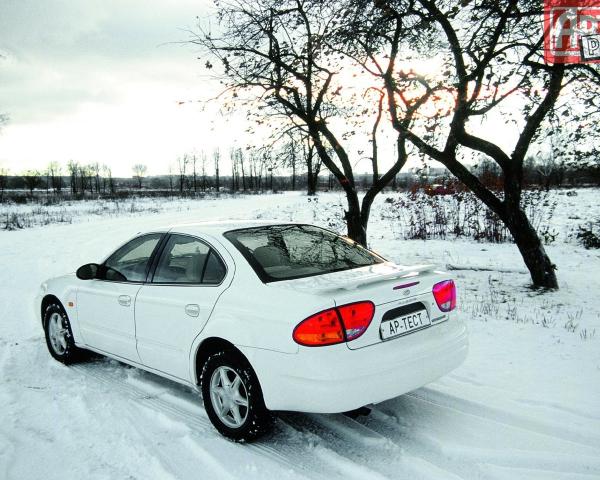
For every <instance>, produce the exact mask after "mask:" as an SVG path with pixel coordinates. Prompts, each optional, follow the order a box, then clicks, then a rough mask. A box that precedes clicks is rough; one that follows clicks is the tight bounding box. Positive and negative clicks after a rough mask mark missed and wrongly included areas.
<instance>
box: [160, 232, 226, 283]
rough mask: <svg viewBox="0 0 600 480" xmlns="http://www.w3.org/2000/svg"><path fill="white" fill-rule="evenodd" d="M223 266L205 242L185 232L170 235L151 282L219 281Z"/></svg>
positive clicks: (221, 277) (221, 278) (222, 275)
mask: <svg viewBox="0 0 600 480" xmlns="http://www.w3.org/2000/svg"><path fill="white" fill-rule="evenodd" d="M225 273H226V270H225V265H223V261H222V260H221V259H220V257H219V256H218V255H217V254H216V253H215V252H214V250H213V249H212V248H210V247H209V246H208V245H207V244H206V243H204V242H203V241H201V240H200V239H198V238H195V237H190V236H187V235H176V234H174V235H171V236H170V238H169V240H168V241H167V244H166V245H165V248H164V250H163V252H162V254H161V256H160V259H159V260H158V265H157V266H156V271H155V272H154V277H153V278H152V282H153V283H182V284H184V283H188V284H211V285H214V284H219V283H221V281H222V280H223V278H224V277H225Z"/></svg>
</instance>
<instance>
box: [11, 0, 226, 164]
mask: <svg viewBox="0 0 600 480" xmlns="http://www.w3.org/2000/svg"><path fill="white" fill-rule="evenodd" d="M206 11H207V2H199V1H197V0H194V1H192V0H179V1H177V2H169V1H167V0H164V1H158V0H153V1H142V0H102V1H100V0H92V1H86V2H73V1H68V0H45V1H44V2H37V1H35V2H34V1H32V0H4V1H3V6H2V15H0V55H2V57H0V112H7V113H9V114H10V117H11V122H10V124H9V125H8V126H6V127H5V128H4V129H3V132H2V137H0V160H3V161H4V163H9V164H10V165H12V167H11V168H13V170H18V169H20V168H25V167H24V165H25V164H27V165H29V164H32V165H35V166H41V165H43V164H45V163H47V162H48V161H50V160H63V161H66V160H68V159H69V158H75V159H80V160H82V161H87V159H90V160H93V161H100V162H101V163H109V162H114V163H115V164H117V165H121V164H123V162H125V161H129V159H131V161H132V162H133V161H140V159H143V158H148V159H150V160H151V161H154V162H156V164H157V165H161V164H164V162H165V161H166V160H165V159H167V158H168V161H171V160H173V159H174V158H175V156H176V155H177V154H181V153H183V152H185V150H186V149H187V148H191V146H194V145H198V143H200V142H199V137H201V135H200V133H201V132H203V131H204V130H206V128H207V124H208V123H209V122H210V121H211V117H210V114H209V113H207V112H204V113H203V112H202V111H201V109H200V107H199V105H198V104H194V103H186V104H184V105H180V104H179V102H181V101H188V100H192V101H194V100H197V99H202V98H207V97H208V96H213V95H214V94H215V93H216V91H217V89H218V88H219V87H218V85H216V84H215V83H211V82H207V81H206V79H205V78H203V76H202V75H203V66H202V63H201V62H199V61H198V60H197V58H196V57H197V52H196V51H195V48H194V47H192V46H190V45H189V44H184V43H183V44H182V43H180V42H181V41H185V40H186V39H187V38H188V33H187V32H186V29H193V28H194V26H195V23H196V16H203V15H205V14H206ZM213 115H214V114H213ZM216 137H218V136H215V135H213V140H214V139H215V138H216ZM134 156H135V157H136V158H135V159H134V158H132V157H134ZM84 157H86V158H84ZM101 157H103V158H101ZM119 168H120V167H119ZM124 170H125V171H127V172H129V167H126V168H124Z"/></svg>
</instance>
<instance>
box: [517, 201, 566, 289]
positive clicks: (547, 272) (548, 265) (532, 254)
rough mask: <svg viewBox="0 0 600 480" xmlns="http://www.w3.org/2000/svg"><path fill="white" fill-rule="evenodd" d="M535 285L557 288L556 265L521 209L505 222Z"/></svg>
mask: <svg viewBox="0 0 600 480" xmlns="http://www.w3.org/2000/svg"><path fill="white" fill-rule="evenodd" d="M506 224H507V226H508V229H509V230H510V233H511V234H512V236H513V238H514V240H515V243H516V244H517V247H518V248H519V252H521V256H522V257H523V260H524V261H525V265H526V266H527V269H528V270H529V273H530V274H531V280H532V281H533V285H534V286H535V287H542V288H558V282H557V280H556V272H555V269H556V266H555V265H554V264H553V263H552V262H551V261H550V258H548V255H547V254H546V250H545V249H544V245H543V244H542V241H541V240H540V237H539V236H538V234H537V232H536V231H535V228H533V226H532V225H531V223H530V222H529V219H528V218H527V215H525V212H523V211H522V210H518V211H516V212H514V213H513V214H512V215H511V216H510V218H509V219H507V222H506Z"/></svg>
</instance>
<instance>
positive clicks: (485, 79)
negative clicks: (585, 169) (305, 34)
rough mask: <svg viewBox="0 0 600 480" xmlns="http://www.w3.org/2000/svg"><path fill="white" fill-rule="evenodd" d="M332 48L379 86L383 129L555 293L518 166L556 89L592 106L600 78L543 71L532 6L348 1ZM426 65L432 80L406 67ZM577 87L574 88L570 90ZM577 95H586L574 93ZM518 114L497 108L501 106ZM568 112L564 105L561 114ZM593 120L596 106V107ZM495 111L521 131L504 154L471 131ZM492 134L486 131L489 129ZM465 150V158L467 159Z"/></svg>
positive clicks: (512, 0)
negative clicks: (504, 233)
mask: <svg viewBox="0 0 600 480" xmlns="http://www.w3.org/2000/svg"><path fill="white" fill-rule="evenodd" d="M346 7H347V10H346V16H345V17H344V22H343V23H344V25H343V27H342V28H340V29H339V30H338V34H339V35H338V37H337V39H338V40H339V41H338V43H337V44H336V43H335V41H334V42H333V44H332V48H333V49H337V50H338V51H341V52H343V53H344V54H346V55H348V56H349V57H350V58H352V59H353V60H355V61H357V62H359V63H361V64H362V65H363V67H364V68H365V71H366V72H369V73H370V74H371V75H373V76H374V77H375V78H377V79H379V81H380V86H381V89H382V90H383V91H384V92H385V99H386V103H387V110H388V115H389V119H390V122H391V125H392V126H393V128H394V129H395V130H396V131H397V132H398V133H399V134H400V135H401V136H402V137H403V138H406V139H407V140H408V141H409V142H410V143H411V144H412V145H414V146H415V147H416V148H418V149H419V151H420V152H422V153H423V154H425V155H427V156H429V157H430V158H432V159H434V160H436V161H438V162H440V163H442V164H443V165H444V166H446V167H447V168H448V170H450V172H451V173H452V174H453V175H454V176H456V177H457V178H458V179H459V180H460V181H461V182H462V183H463V184H464V185H466V186H467V187H468V188H469V189H470V190H471V191H472V192H473V193H474V194H475V195H476V196H477V197H478V198H479V199H480V200H481V201H482V202H483V203H484V204H485V205H486V206H487V207H488V208H489V209H490V210H492V211H493V212H494V213H496V214H497V215H498V216H499V218H500V219H501V220H502V221H503V222H504V224H505V225H506V226H507V228H508V229H509V231H510V232H511V234H512V237H513V238H514V241H515V243H516V244H517V247H518V248H519V251H520V253H521V255H522V257H523V260H524V262H525V264H526V265H527V268H528V269H529V272H530V274H531V278H532V281H533V284H534V285H535V286H540V287H548V288H557V280H556V274H555V271H554V270H555V266H554V264H553V263H552V262H551V261H550V259H549V257H548V255H547V254H546V251H545V249H544V246H543V244H542V242H541V240H540V238H539V236H538V234H537V232H536V230H535V228H534V227H533V225H532V224H531V222H530V221H529V219H528V218H527V215H526V212H525V210H524V207H523V206H522V203H521V197H522V188H523V162H524V160H525V157H526V154H527V152H528V150H529V148H530V146H531V145H532V144H533V143H534V142H535V141H536V140H537V139H539V138H540V136H541V135H543V128H541V127H542V126H543V125H545V123H546V122H547V121H548V114H549V112H551V111H552V110H553V109H554V108H557V107H558V103H557V100H558V99H559V97H560V95H561V93H562V92H565V93H566V92H569V91H571V92H572V91H573V90H572V89H573V88H578V89H583V90H589V91H594V92H596V93H595V100H594V95H592V94H591V93H589V92H588V93H587V98H585V101H588V102H589V104H590V105H592V104H593V105H596V104H595V103H594V102H597V97H598V85H599V84H600V82H599V80H600V73H599V72H598V70H597V69H594V68H592V67H591V66H590V65H569V66H566V65H562V64H556V65H548V64H546V63H545V62H544V61H543V59H542V55H543V50H542V46H543V33H544V31H543V27H542V26H541V25H540V18H541V11H540V10H539V5H538V2H533V1H530V0H502V1H494V2H492V1H483V2H476V3H473V2H459V1H454V0H444V1H431V0H414V1H413V0H406V1H405V0H377V1H372V0H351V1H348V2H346ZM414 59H420V60H421V61H422V60H424V59H426V60H428V61H430V62H437V63H436V64H439V65H440V66H439V69H438V71H439V73H438V72H436V73H434V74H429V75H427V74H423V73H419V72H417V71H416V70H415V69H414V68H406V63H407V62H410V61H412V60H414ZM575 85H578V86H577V87H575ZM581 96H582V97H583V96H584V94H582V95H581ZM507 99H511V100H512V102H513V104H514V102H517V103H518V104H519V105H520V106H521V108H520V110H519V109H515V108H512V109H509V110H507V109H506V108H505V104H506V103H507V102H506V100H507ZM570 106H571V105H565V106H564V107H565V108H564V109H563V111H564V112H565V114H566V115H567V116H569V115H573V113H572V112H568V109H569V107H570ZM595 111H596V113H597V112H598V109H597V107H596V109H595ZM496 112H499V113H501V114H502V115H504V118H505V120H506V121H507V122H514V124H515V125H516V126H517V128H518V130H519V135H518V139H517V141H516V143H515V144H514V145H513V150H512V152H507V151H505V150H504V148H503V147H502V146H501V145H500V144H499V143H498V142H495V141H493V140H491V139H490V136H485V135H481V134H479V135H478V134H476V133H474V131H473V128H472V127H473V125H474V124H477V123H480V124H484V125H485V121H486V119H487V118H489V117H490V116H492V114H494V113H496ZM489 130H491V129H490V128H489V127H488V131H489ZM469 153H470V155H469ZM473 153H481V154H483V155H485V156H487V157H488V158H489V159H491V160H492V161H494V162H495V163H496V164H497V165H498V166H499V168H500V169H501V171H502V188H501V191H500V192H495V191H493V190H490V189H489V188H488V187H486V186H485V185H484V184H483V183H482V182H481V181H480V180H479V179H478V178H477V176H475V175H473V174H472V173H471V171H470V169H469V168H468V165H467V164H466V163H465V158H469V156H471V155H472V154H473Z"/></svg>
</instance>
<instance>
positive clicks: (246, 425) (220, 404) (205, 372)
mask: <svg viewBox="0 0 600 480" xmlns="http://www.w3.org/2000/svg"><path fill="white" fill-rule="evenodd" d="M200 386H201V390H202V399H203V401H204V408H205V410H206V413H207V415H208V418H209V419H210V421H211V422H212V424H213V425H214V427H215V428H216V429H217V430H218V431H219V433H221V434H222V435H224V436H225V437H227V438H229V439H231V440H234V441H236V442H251V441H253V440H256V439H257V438H259V437H261V436H262V435H264V434H265V433H267V432H269V431H270V430H271V428H272V426H273V415H272V414H271V412H269V410H267V408H266V407H265V403H264V400H263V395H262V390H261V388H260V384H259V382H258V378H257V377H256V374H255V373H254V370H253V369H252V367H251V366H250V365H249V363H248V362H247V360H246V359H244V358H243V357H242V356H241V355H240V354H237V353H236V352H233V351H221V352H218V353H215V354H213V355H211V356H210V357H209V358H208V359H207V360H206V362H205V363H204V366H203V368H202V376H201V378H200Z"/></svg>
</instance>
